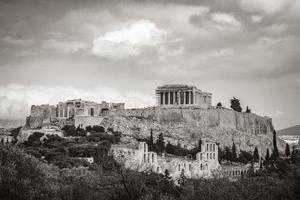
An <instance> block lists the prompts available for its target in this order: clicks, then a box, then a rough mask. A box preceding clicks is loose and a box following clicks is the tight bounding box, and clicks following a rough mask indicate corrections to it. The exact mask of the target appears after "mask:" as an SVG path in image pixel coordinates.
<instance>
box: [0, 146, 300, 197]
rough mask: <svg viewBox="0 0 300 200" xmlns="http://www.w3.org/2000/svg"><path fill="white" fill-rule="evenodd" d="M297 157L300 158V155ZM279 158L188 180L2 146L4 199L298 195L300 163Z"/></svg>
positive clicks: (0, 193)
mask: <svg viewBox="0 0 300 200" xmlns="http://www.w3.org/2000/svg"><path fill="white" fill-rule="evenodd" d="M297 158H298V157H297ZM297 162H298V163H296V164H288V162H286V161H284V160H281V159H277V160H276V161H274V162H273V164H271V165H269V166H267V167H266V169H264V170H262V171H260V172H259V173H257V174H255V175H254V176H252V177H245V178H243V179H239V180H237V181H233V182H232V181H229V180H228V179H197V180H193V179H186V178H185V179H184V181H181V182H180V183H181V184H180V185H179V186H176V185H175V184H174V182H173V181H172V179H171V178H170V176H169V173H168V172H167V171H166V172H165V174H164V175H162V174H155V173H147V174H144V173H138V172H134V171H130V170H126V169H124V168H123V167H122V166H120V165H118V164H116V163H115V162H114V161H113V159H112V158H111V157H109V156H108V157H107V158H106V159H104V160H101V162H99V163H96V164H93V165H90V166H89V167H88V168H87V167H77V168H71V169H68V168H64V169H59V168H58V167H56V166H53V165H48V164H45V163H44V162H43V161H40V160H38V159H37V158H34V157H32V156H30V155H28V154H26V153H25V152H23V151H22V150H20V149H19V148H18V147H8V146H1V147H0V163H1V165H0V166H1V167H0V199H3V200H6V199H46V200H47V199H57V200H58V199H62V200H68V199H75V200H76V199H78V200H79V199H80V200H92V199H103V200H106V199H112V200H114V199H115V200H116V199H123V200H127V199H128V200H138V199H149V200H150V199H154V200H160V199H161V200H162V199H177V200H194V199H206V200H210V199H219V200H222V199H232V200H235V199H236V200H238V199H270V200H271V199H299V198H300V190H299V189H300V188H299V186H300V165H299V160H297Z"/></svg>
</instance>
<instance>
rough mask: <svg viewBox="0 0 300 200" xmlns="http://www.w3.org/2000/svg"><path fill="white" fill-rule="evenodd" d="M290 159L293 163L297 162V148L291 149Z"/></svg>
mask: <svg viewBox="0 0 300 200" xmlns="http://www.w3.org/2000/svg"><path fill="white" fill-rule="evenodd" d="M291 161H292V163H293V164H296V162H297V150H295V148H293V151H292V155H291Z"/></svg>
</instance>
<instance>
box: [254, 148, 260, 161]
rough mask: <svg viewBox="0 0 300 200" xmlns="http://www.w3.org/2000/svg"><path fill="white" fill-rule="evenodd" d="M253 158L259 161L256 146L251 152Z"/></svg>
mask: <svg viewBox="0 0 300 200" xmlns="http://www.w3.org/2000/svg"><path fill="white" fill-rule="evenodd" d="M253 160H254V162H258V161H259V154H258V149H257V147H255V149H254V152H253Z"/></svg>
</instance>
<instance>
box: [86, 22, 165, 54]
mask: <svg viewBox="0 0 300 200" xmlns="http://www.w3.org/2000/svg"><path fill="white" fill-rule="evenodd" d="M165 36H166V31H165V30H162V29H159V28H158V27H157V26H156V24H155V23H153V22H152V21H149V20H139V21H136V22H134V23H132V24H131V25H129V26H127V27H125V28H123V29H121V30H118V31H112V32H107V33H106V34H104V35H103V36H100V37H97V38H95V39H94V42H93V48H92V53H93V54H94V55H96V56H99V57H102V58H116V59H121V58H125V57H128V56H138V55H140V54H141V48H142V47H144V46H148V47H154V46H157V45H159V44H161V43H163V42H164V39H165Z"/></svg>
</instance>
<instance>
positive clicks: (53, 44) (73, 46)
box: [43, 39, 87, 54]
mask: <svg viewBox="0 0 300 200" xmlns="http://www.w3.org/2000/svg"><path fill="white" fill-rule="evenodd" d="M43 46H44V48H46V49H50V50H54V51H56V52H58V53H63V54H69V53H76V52H78V51H80V50H84V49H86V48H87V45H86V44H84V43H83V42H80V41H66V40H57V39H48V40H46V41H45V42H44V44H43Z"/></svg>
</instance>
